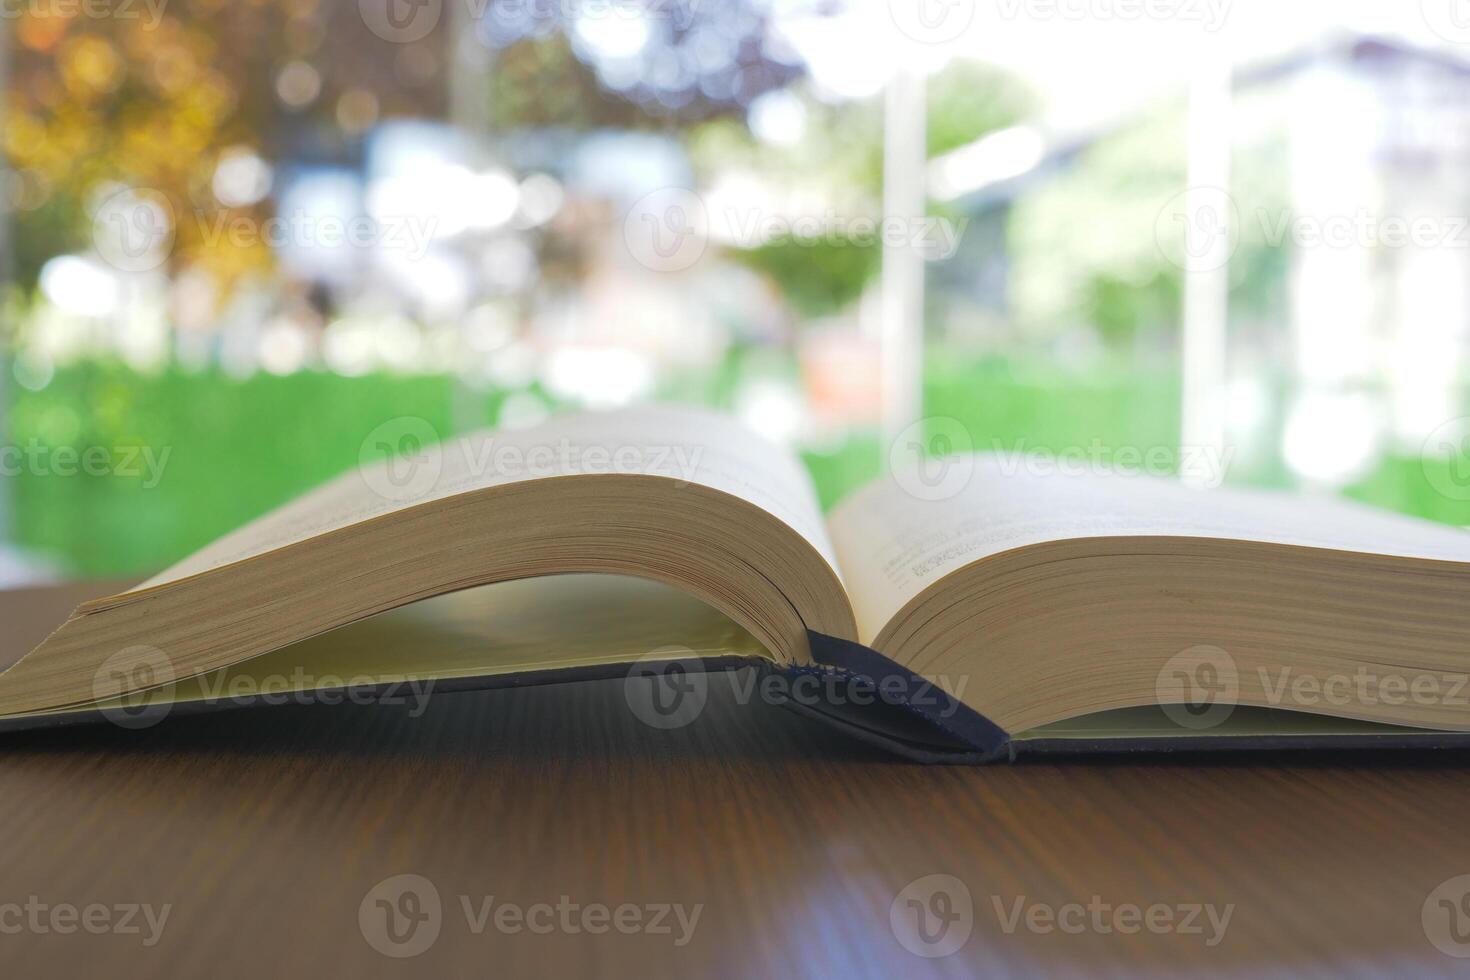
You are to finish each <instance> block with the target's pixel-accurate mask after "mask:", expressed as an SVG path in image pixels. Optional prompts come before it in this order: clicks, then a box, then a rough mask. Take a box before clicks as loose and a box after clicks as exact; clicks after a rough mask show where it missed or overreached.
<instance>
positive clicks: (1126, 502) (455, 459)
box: [0, 407, 1470, 760]
mask: <svg viewBox="0 0 1470 980" xmlns="http://www.w3.org/2000/svg"><path fill="white" fill-rule="evenodd" d="M421 428H422V429H427V425H426V424H424V423H421V422H419V421H417V420H412V419H407V420H396V421H395V422H393V423H389V424H387V425H385V426H382V427H380V428H379V429H378V430H376V433H375V435H374V437H373V438H372V439H370V440H369V443H367V444H365V447H364V459H365V461H364V463H363V465H361V466H360V467H358V468H357V469H355V470H353V471H351V472H349V473H346V474H344V475H343V476H341V477H340V478H338V479H337V480H335V481H333V482H331V483H329V484H327V485H326V486H323V487H321V488H319V489H317V490H316V491H314V492H312V493H309V494H307V495H306V496H304V497H302V498H300V499H298V500H296V501H295V502H293V503H290V504H288V505H286V506H285V507H282V508H281V509H279V510H277V511H275V512H273V513H270V514H268V515H266V516H264V517H262V518H260V519H259V520H257V521H255V522H254V523H252V524H250V525H248V526H246V527H244V528H242V529H240V530H239V531H236V532H235V533H233V534H231V535H229V536H227V537H225V538H223V539H221V540H220V541H218V542H216V543H215V544H213V545H211V546H210V547H208V548H205V549H204V550H203V551H201V552H199V553H198V554H196V555H193V556H192V557H190V558H187V559H186V560H184V561H183V562H181V563H179V564H178V565H176V566H175V567H173V568H171V569H169V570H168V571H166V572H164V573H163V574H161V575H159V576H157V577H156V578H153V579H151V580H149V581H147V582H144V583H143V584H141V585H139V586H138V587H136V588H134V589H133V590H131V591H129V592H126V593H123V594H121V595H113V596H108V597H106V598H100V599H97V600H95V601H93V602H88V603H86V604H84V605H82V606H81V607H80V608H79V609H77V610H76V612H75V613H74V614H73V615H72V617H71V618H70V619H68V620H67V621H66V622H65V623H63V624H60V625H59V628H58V629H57V630H56V631H55V632H54V633H53V634H52V635H51V636H50V637H49V638H48V639H46V640H45V641H44V642H43V643H41V644H40V645H39V646H37V647H36V648H35V649H34V650H33V651H32V652H31V653H29V654H28V655H27V656H25V657H23V658H22V659H21V660H20V661H19V662H18V663H16V664H15V665H14V666H12V667H10V668H9V669H8V670H6V671H5V672H4V673H0V727H12V728H13V727H30V726H35V725H41V724H50V723H57V722H60V721H71V720H77V719H83V718H98V717H108V718H112V719H113V720H115V721H121V722H122V723H125V724H127V723H135V724H140V723H147V722H148V721H149V720H150V719H154V718H157V717H159V716H160V715H161V714H163V713H167V712H170V711H174V710H179V711H184V710H197V709H199V708H201V707H211V706H220V705H229V704H260V703H272V698H271V697H269V696H268V695H270V694H271V693H274V694H275V695H276V700H280V699H290V698H291V697H295V696H309V695H312V694H317V695H322V700H328V698H327V697H326V696H325V695H326V694H327V693H336V694H341V692H343V691H344V690H346V691H352V692H357V693H359V694H360V693H361V692H363V691H368V692H371V693H372V694H373V695H375V696H376V695H384V694H386V693H394V694H395V695H396V696H400V697H401V696H403V694H404V692H405V691H407V692H411V693H422V692H424V691H426V690H430V689H433V690H440V691H445V690H453V689H456V688H472V687H489V686H496V685H499V684H522V683H533V682H552V681H560V680H574V679H582V678H587V677H595V676H601V677H608V676H619V677H625V678H629V683H630V685H631V686H630V690H632V689H634V688H635V687H637V684H635V683H633V682H635V681H642V680H644V678H642V677H641V675H642V674H649V675H650V677H648V678H646V680H647V688H648V691H649V695H648V696H649V698H650V701H649V703H648V704H647V705H644V706H643V707H644V708H646V709H648V710H649V711H650V712H652V713H653V715H654V716H655V717H654V723H657V721H658V719H659V718H665V717H673V716H674V714H676V709H677V705H672V702H671V701H670V699H669V697H667V696H666V695H669V694H671V693H672V694H678V693H679V692H681V691H684V690H686V689H688V688H689V686H690V685H689V683H688V682H689V680H690V679H691V678H699V679H700V680H701V681H702V682H703V683H706V684H707V683H709V682H710V681H709V678H710V677H712V676H715V675H713V674H709V673H707V672H708V671H710V670H712V669H714V668H747V667H754V668H756V673H757V674H758V675H759V677H760V678H761V680H762V683H761V684H759V685H756V686H755V687H753V688H752V687H750V686H746V687H744V688H742V689H743V690H747V691H751V690H754V691H757V692H759V693H757V694H756V695H754V696H760V697H770V698H777V699H780V700H781V701H782V703H785V704H789V705H790V706H792V707H793V708H796V709H799V710H802V711H805V712H807V713H809V714H811V715H813V716H814V717H818V718H822V719H825V720H827V721H829V722H832V723H834V724H837V725H840V726H842V727H843V728H844V729H846V730H847V731H849V732H851V733H852V734H854V735H856V736H860V737H863V738H866V739H870V740H873V741H878V742H881V743H882V744H885V745H887V746H889V747H891V748H894V749H895V750H897V751H900V752H904V753H907V754H908V755H910V756H912V757H915V758H922V759H964V760H986V759H991V758H1004V757H1014V756H1015V755H1017V754H1020V753H1022V752H1027V751H1034V752H1045V751H1081V750H1099V749H1105V750H1106V749H1122V750H1135V749H1140V748H1143V749H1148V748H1158V749H1165V748H1178V747H1193V748H1211V747H1231V748H1234V747H1247V746H1262V745H1273V746H1310V745H1360V744H1361V745H1447V744H1451V743H1462V742H1464V741H1465V740H1466V736H1459V735H1455V734H1453V733H1463V732H1470V686H1467V684H1466V683H1465V681H1466V678H1467V677H1470V534H1467V533H1465V532H1464V531H1462V530H1460V529H1456V528H1451V527H1447V526H1442V525H1436V524H1430V523H1426V522H1422V521H1417V520H1413V519H1409V518H1405V517H1399V516H1395V515H1391V514H1386V513H1382V512H1379V511H1375V510H1372V509H1369V508H1366V507H1360V506H1357V505H1353V504H1350V503H1345V502H1341V501H1335V500H1317V499H1304V498H1291V497H1285V496H1275V495H1270V494H1264V493H1251V492H1240V491H1223V490H1219V491H1193V490H1188V489H1185V488H1183V487H1181V486H1179V485H1178V484H1175V483H1172V482H1169V481H1165V480H1160V479H1154V478H1147V477H1139V476H1128V475H1108V476H1103V475H1088V476H1067V475H1060V474H1058V473H1053V472H1042V471H1041V469H1040V468H1039V467H1037V466H1035V465H1033V461H1032V460H1029V459H1028V458H1026V457H1020V456H1007V455H995V454H970V455H961V456H954V457H949V458H945V459H937V460H916V461H915V463H914V466H913V467H912V468H911V469H909V470H906V471H900V472H895V473H892V474H890V475H888V476H885V477H883V478H880V479H879V480H877V481H876V482H874V483H873V484H871V485H869V486H867V487H865V488H863V489H861V490H859V491H857V492H856V493H854V494H853V495H852V496H850V497H849V498H848V499H847V500H845V501H844V502H842V503H841V504H840V505H839V506H838V507H837V508H836V509H835V510H834V511H833V512H832V513H831V514H830V515H828V516H826V517H824V516H823V514H822V512H821V510H820V508H819V506H818V504H817V500H816V496H815V494H814V492H813V488H812V486H811V483H810V480H809V478H808V476H807V474H806V472H805V470H804V469H803V467H802V466H801V464H800V462H799V460H798V459H797V458H796V457H795V456H794V455H792V454H791V453H790V452H788V451H786V450H783V449H781V448H779V447H776V446H773V445H771V444H768V443H766V442H764V441H762V440H761V439H759V438H758V437H756V436H754V435H753V434H751V433H749V432H748V431H746V430H745V429H743V428H742V427H741V426H739V425H738V424H737V423H736V422H734V421H732V420H730V419H727V418H724V417H722V416H719V415H716V414H713V413H709V412H705V411H700V410H694V409H687V408H671V407H649V408H639V409H633V410H627V411H622V412H615V413H611V414H592V415H574V416H566V417H562V418H557V419H553V420H551V421H549V422H547V423H544V424H542V425H540V426H537V427H534V428H530V429H523V430H518V431H506V432H485V433H480V434H476V435H472V436H469V437H465V438H462V439H457V440H454V441H450V442H445V443H442V444H437V445H425V444H424V442H425V441H426V440H427V439H428V438H431V437H430V436H429V435H428V434H426V433H421V432H420V431H419V429H421ZM380 443H381V444H382V446H383V447H386V448H387V449H388V450H391V451H393V455H390V457H389V458H386V459H382V458H378V457H379V456H380V455H381V454H380V453H379V451H378V450H379V448H380V447H379V444H380ZM741 673H743V674H745V675H747V676H748V674H749V672H746V671H741ZM676 681H682V682H683V686H682V687H681V686H679V684H677V683H674V682H676ZM663 684H670V685H671V686H670V687H668V689H667V690H663V689H662V688H661V687H660V685H663ZM639 689H640V690H641V688H639ZM635 700H636V699H635V698H630V705H633V704H634V701H635ZM634 707H635V710H637V709H638V706H637V705H634Z"/></svg>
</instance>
